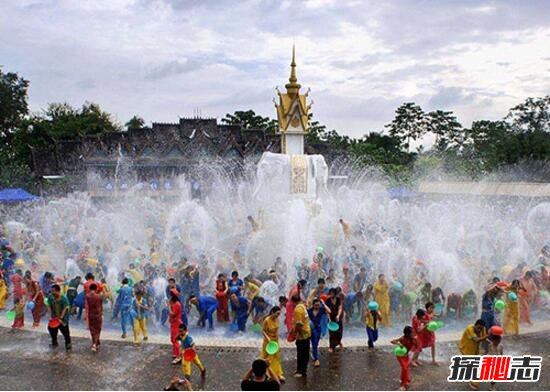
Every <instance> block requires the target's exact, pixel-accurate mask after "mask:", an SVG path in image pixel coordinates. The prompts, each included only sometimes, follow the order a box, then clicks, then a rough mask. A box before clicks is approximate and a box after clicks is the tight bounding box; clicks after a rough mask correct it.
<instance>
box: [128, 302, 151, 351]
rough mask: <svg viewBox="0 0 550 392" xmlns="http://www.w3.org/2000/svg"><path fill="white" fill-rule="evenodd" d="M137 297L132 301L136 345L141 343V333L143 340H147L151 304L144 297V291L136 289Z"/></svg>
mask: <svg viewBox="0 0 550 392" xmlns="http://www.w3.org/2000/svg"><path fill="white" fill-rule="evenodd" d="M135 295H136V296H135V298H134V300H133V303H132V312H131V314H132V318H133V319H134V320H133V323H134V345H138V344H139V334H140V333H141V334H142V335H143V340H147V313H148V311H149V305H148V304H147V300H146V299H145V298H144V297H143V292H141V291H136V294H135Z"/></svg>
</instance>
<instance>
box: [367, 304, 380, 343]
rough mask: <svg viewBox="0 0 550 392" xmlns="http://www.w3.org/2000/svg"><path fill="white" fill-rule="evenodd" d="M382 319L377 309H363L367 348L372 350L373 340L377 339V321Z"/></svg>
mask: <svg viewBox="0 0 550 392" xmlns="http://www.w3.org/2000/svg"><path fill="white" fill-rule="evenodd" d="M380 321H382V313H380V311H379V310H378V309H377V310H370V309H368V308H367V309H366V310H365V324H366V326H367V339H368V346H369V350H374V342H376V341H377V340H378V322H380Z"/></svg>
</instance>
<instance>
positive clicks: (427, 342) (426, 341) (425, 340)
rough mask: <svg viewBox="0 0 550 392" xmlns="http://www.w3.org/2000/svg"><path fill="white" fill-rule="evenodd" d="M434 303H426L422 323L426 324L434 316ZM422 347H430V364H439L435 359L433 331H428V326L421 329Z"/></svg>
mask: <svg viewBox="0 0 550 392" xmlns="http://www.w3.org/2000/svg"><path fill="white" fill-rule="evenodd" d="M434 311H435V304H434V303H433V302H428V303H426V313H425V314H424V325H425V326H426V325H428V323H429V322H430V321H432V320H433V318H434V317H435V315H434ZM421 341H422V348H428V347H430V348H431V354H432V365H435V366H439V364H438V363H437V362H436V360H435V332H432V331H429V330H428V328H426V327H424V329H423V331H422V339H421Z"/></svg>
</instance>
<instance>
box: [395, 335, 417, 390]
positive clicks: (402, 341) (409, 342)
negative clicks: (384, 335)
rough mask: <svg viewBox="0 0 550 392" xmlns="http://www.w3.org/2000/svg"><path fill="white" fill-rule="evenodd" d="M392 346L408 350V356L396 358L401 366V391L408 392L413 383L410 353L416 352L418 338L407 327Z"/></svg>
mask: <svg viewBox="0 0 550 392" xmlns="http://www.w3.org/2000/svg"><path fill="white" fill-rule="evenodd" d="M391 344H397V345H399V346H401V347H405V348H406V349H407V354H406V355H404V356H401V357H398V356H396V358H397V362H399V366H401V387H400V388H399V390H401V391H406V390H407V389H409V384H410V383H411V371H410V368H409V352H411V351H413V352H414V351H415V349H416V347H417V346H418V342H417V339H416V337H415V336H414V332H413V328H412V327H411V326H410V325H407V326H406V327H405V328H404V329H403V336H401V337H400V338H398V339H394V340H392V341H391Z"/></svg>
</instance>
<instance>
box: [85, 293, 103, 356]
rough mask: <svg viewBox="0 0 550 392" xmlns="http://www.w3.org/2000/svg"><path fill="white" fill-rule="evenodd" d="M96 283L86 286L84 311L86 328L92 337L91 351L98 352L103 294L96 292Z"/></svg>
mask: <svg viewBox="0 0 550 392" xmlns="http://www.w3.org/2000/svg"><path fill="white" fill-rule="evenodd" d="M97 290H98V285H97V283H91V284H90V285H89V286H88V293H87V294H86V309H87V310H88V326H89V328H90V335H91V337H92V351H93V352H96V351H97V350H99V344H100V341H99V336H100V335H101V326H102V324H103V299H104V298H103V294H100V293H98V292H97Z"/></svg>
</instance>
